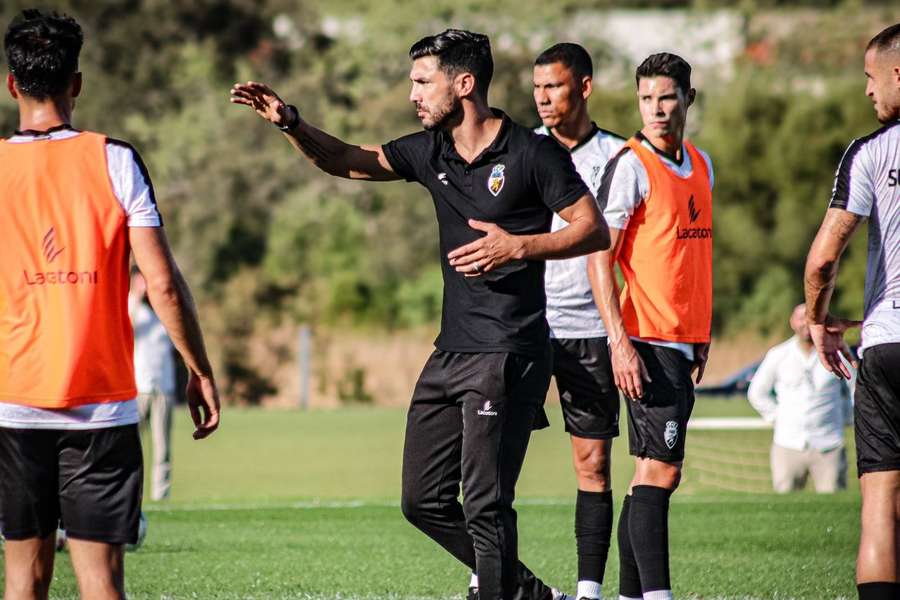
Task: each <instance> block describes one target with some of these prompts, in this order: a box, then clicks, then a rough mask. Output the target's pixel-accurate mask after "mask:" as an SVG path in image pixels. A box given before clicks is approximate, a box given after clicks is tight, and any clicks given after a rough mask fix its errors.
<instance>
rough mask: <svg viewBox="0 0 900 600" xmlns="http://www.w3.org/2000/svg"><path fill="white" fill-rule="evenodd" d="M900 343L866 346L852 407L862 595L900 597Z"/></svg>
mask: <svg viewBox="0 0 900 600" xmlns="http://www.w3.org/2000/svg"><path fill="white" fill-rule="evenodd" d="M898 364H900V344H883V345H878V346H873V347H871V348H867V349H866V350H865V352H864V353H863V357H862V361H861V364H860V367H859V371H858V372H857V379H856V394H855V402H854V406H853V411H854V419H853V421H854V430H855V431H854V435H855V438H856V459H857V469H858V471H859V475H860V480H859V481H860V491H861V492H862V529H861V531H860V539H859V554H858V556H857V561H856V582H857V587H858V590H859V597H860V600H881V599H882V598H897V597H900V584H898V581H900V577H898V570H900V560H898V553H900V545H898V542H897V537H898V520H900V372H898V370H897V365H898Z"/></svg>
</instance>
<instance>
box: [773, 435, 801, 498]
mask: <svg viewBox="0 0 900 600" xmlns="http://www.w3.org/2000/svg"><path fill="white" fill-rule="evenodd" d="M807 462H808V461H807V458H806V456H805V453H804V452H802V451H800V450H794V449H792V448H784V447H783V446H779V445H777V444H772V452H771V466H772V487H773V488H774V490H775V492H777V493H779V494H786V493H788V492H794V491H798V490H802V489H803V488H804V487H805V486H806V475H807V473H808V467H809V465H808V464H807Z"/></svg>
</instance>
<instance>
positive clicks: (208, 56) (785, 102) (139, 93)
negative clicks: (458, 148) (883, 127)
mask: <svg viewBox="0 0 900 600" xmlns="http://www.w3.org/2000/svg"><path fill="white" fill-rule="evenodd" d="M28 4H30V3H28ZM614 4H615V3H612V2H608V1H605V0H598V1H596V2H589V3H587V4H585V3H584V2H575V1H573V0H563V1H562V2H558V3H537V2H527V3H525V4H524V5H523V4H522V3H521V2H513V1H511V0H500V1H499V3H498V2H492V3H487V2H484V1H483V0H464V1H462V2H460V1H459V0H452V1H451V0H440V1H439V2H436V3H432V5H429V8H428V9H427V12H424V13H423V12H421V11H420V10H419V9H411V8H410V7H411V6H412V5H410V4H408V3H405V2H401V1H400V0H388V1H385V2H375V3H372V2H361V1H359V0H339V1H337V2H334V3H331V4H329V5H327V6H324V5H321V4H319V3H312V2H307V1H305V0H198V1H197V2H190V3H171V2H162V1H159V0H106V1H104V2H83V1H79V0H62V1H61V2H58V3H57V8H58V9H59V10H62V11H66V12H70V13H72V14H73V15H74V16H76V18H78V19H79V21H80V22H81V23H82V25H83V27H84V29H85V35H86V42H85V48H84V52H83V56H82V69H83V72H84V77H85V88H84V93H83V95H82V96H81V97H80V98H79V99H78V109H77V111H76V114H75V119H76V125H77V126H80V127H83V128H85V129H95V130H99V131H103V132H106V133H108V134H110V135H113V136H115V137H121V138H124V139H126V140H128V141H130V142H131V143H133V144H134V145H135V146H136V147H137V148H138V150H139V151H140V153H141V154H142V156H143V157H144V159H145V161H146V163H147V164H148V167H149V169H150V172H151V173H152V175H153V178H154V183H155V185H156V190H157V197H158V199H159V204H160V208H161V211H162V213H163V216H164V220H165V224H166V230H167V232H168V235H169V238H170V240H171V242H172V244H173V248H174V250H175V254H176V257H177V260H178V262H179V265H180V267H181V268H182V270H183V271H184V272H185V274H186V276H187V278H188V280H189V282H190V283H191V285H192V288H193V292H194V295H195V297H196V299H197V302H198V305H199V307H200V313H201V320H202V322H203V325H204V329H205V331H206V335H207V339H208V342H209V346H210V349H211V352H212V354H213V358H214V360H215V364H216V370H217V373H218V374H219V378H220V380H221V381H222V383H223V385H224V387H225V390H226V395H225V396H226V398H229V399H237V400H241V401H255V400H258V399H259V398H260V397H261V396H262V395H264V394H266V393H268V392H271V391H273V390H274V388H273V384H272V382H271V381H270V380H269V378H270V376H271V373H270V372H269V371H267V370H266V368H265V367H260V366H259V365H258V364H257V362H255V360H256V359H255V357H254V356H253V353H252V351H250V350H249V348H251V347H252V346H253V343H252V342H253V341H254V340H258V339H260V338H264V337H265V336H266V335H267V334H268V333H269V332H270V331H271V330H272V329H273V328H275V327H278V326H280V325H281V324H282V323H283V322H285V321H289V322H296V321H305V322H311V323H315V324H326V325H328V324H331V325H333V326H362V327H373V326H374V327H387V328H402V327H418V326H421V325H423V324H433V323H435V322H436V321H437V319H438V317H439V314H440V306H441V299H442V286H441V280H440V277H441V275H440V267H439V262H438V251H437V231H436V225H435V222H434V214H433V210H434V209H433V207H432V205H431V200H430V199H429V198H428V194H427V192H426V191H425V190H423V189H422V188H421V187H420V186H416V185H406V184H403V183H396V184H382V185H368V184H365V183H359V182H346V181H339V180H335V179H333V178H329V177H327V176H325V175H322V174H321V173H319V172H317V171H316V170H315V169H314V168H312V167H310V166H309V165H308V164H307V163H306V161H304V160H303V159H302V158H301V157H300V156H298V155H297V153H296V152H294V151H293V150H292V149H291V148H290V146H289V145H288V144H287V143H286V141H285V140H284V139H283V138H282V136H280V135H279V134H278V133H277V132H275V131H274V130H273V129H272V127H271V126H268V125H267V124H265V123H264V122H262V121H261V120H260V119H258V118H257V117H256V116H254V115H253V113H252V112H251V111H249V110H247V109H246V108H244V107H234V106H230V105H229V103H228V100H227V98H228V89H229V87H230V85H231V84H232V83H233V82H234V81H235V80H242V81H244V80H249V79H253V80H260V81H266V82H268V83H271V84H272V85H273V87H274V88H275V89H276V90H278V91H279V92H280V93H281V94H282V95H283V96H284V97H285V98H286V99H288V100H289V101H291V102H294V103H295V104H297V105H298V106H299V107H300V110H301V111H302V112H303V114H304V116H305V117H306V118H307V119H309V120H310V121H311V122H312V123H315V124H317V125H320V126H321V127H323V128H324V129H326V130H327V131H329V132H331V133H333V134H334V135H337V136H339V137H341V138H343V139H346V140H348V141H350V142H356V143H361V142H362V143H373V142H374V143H379V142H383V141H386V140H389V139H392V138H394V137H399V136H400V135H403V134H405V133H409V132H412V131H416V130H418V129H419V128H420V125H419V123H418V121H417V120H416V119H415V116H414V113H413V110H412V108H411V106H410V104H409V102H408V98H407V95H408V81H407V75H408V69H409V63H408V60H407V59H406V52H407V50H408V48H409V46H410V44H411V43H412V42H413V41H415V40H416V39H418V37H420V36H422V35H425V34H428V33H433V32H434V31H438V30H441V29H443V28H445V27H447V26H462V27H470V28H473V29H476V30H480V31H484V32H486V33H488V34H489V35H491V36H492V39H493V41H494V53H495V58H496V65H497V67H496V72H495V78H494V82H493V85H492V88H491V100H492V102H493V103H494V104H495V105H497V106H500V107H501V108H503V109H505V110H506V111H507V112H508V113H509V114H510V115H511V116H513V117H514V118H516V119H518V120H519V121H521V122H523V123H526V124H529V125H531V124H535V123H536V122H537V118H536V116H535V113H534V110H533V107H532V99H531V94H530V90H531V61H532V60H533V55H534V53H535V52H536V51H538V50H539V49H542V48H543V47H546V46H547V45H549V44H550V43H552V42H554V41H557V37H558V36H561V35H563V33H564V31H563V28H564V24H565V22H567V21H566V19H572V18H577V12H578V11H580V10H585V11H598V10H603V9H606V8H609V7H611V6H613V5H614ZM649 4H652V3H643V2H642V3H640V5H641V6H644V5H649ZM688 4H692V3H690V2H668V3H664V5H665V6H668V7H673V6H684V5H688ZM693 4H696V5H697V6H698V7H700V8H704V9H705V8H717V7H720V6H722V5H723V3H720V2H718V1H713V2H694V3H693ZM724 4H727V3H724ZM782 4H785V3H781V2H775V1H774V0H767V1H762V0H761V1H759V2H748V3H746V2H745V5H746V6H744V7H743V8H742V10H745V11H746V13H747V14H753V12H754V11H756V10H758V9H759V7H768V6H776V5H778V6H780V5H782ZM824 4H825V5H829V4H832V3H829V2H825V3H824ZM25 5H26V3H24V2H19V1H14V2H7V3H4V4H3V5H2V6H0V16H2V17H3V18H4V20H5V21H8V20H9V19H10V18H11V17H12V15H13V14H15V13H16V12H17V11H18V10H20V9H21V8H22V7H24V6H25ZM657 5H658V4H657ZM847 6H850V5H847ZM873 10H874V9H873ZM859 12H861V11H859ZM881 12H882V13H884V14H888V9H882V10H881ZM876 13H877V11H875V12H872V13H871V14H873V15H875V14H876ZM868 14H869V13H867V15H868ZM877 14H879V15H880V14H881V13H877ZM876 16H877V15H876ZM879 18H880V17H879ZM844 21H846V23H848V27H847V28H845V29H842V28H840V27H837V28H834V27H833V28H831V29H830V30H829V31H832V32H835V31H836V32H837V33H835V35H834V36H831V34H830V33H829V35H828V36H825V35H824V34H823V31H824V30H823V27H825V26H827V25H828V24H829V23H834V22H842V23H843V22H844ZM871 28H872V27H871V24H870V23H869V21H867V20H866V19H864V18H863V17H861V16H859V15H856V13H854V11H853V10H852V7H851V8H847V7H846V6H845V7H842V8H840V9H837V10H833V11H831V12H827V13H826V14H824V15H823V16H822V17H821V20H820V21H817V22H816V23H815V24H814V26H810V27H809V28H808V30H807V31H804V32H803V33H802V35H799V36H798V37H797V39H795V40H788V41H785V42H784V43H783V44H782V46H781V48H782V54H780V55H778V56H777V60H776V61H775V62H774V63H773V65H772V66H770V67H760V66H754V65H751V64H746V65H744V66H743V67H741V68H740V70H739V72H738V74H737V75H736V76H735V77H732V78H729V79H715V78H713V79H707V80H704V81H703V82H702V85H701V89H700V96H699V101H698V105H697V106H696V107H695V108H694V109H692V112H691V115H690V125H691V130H692V132H696V135H694V137H695V138H696V139H697V141H698V143H699V145H700V146H701V147H703V148H704V149H706V150H707V151H709V153H710V154H711V156H712V158H713V162H714V164H715V170H716V190H715V202H716V217H715V219H716V225H715V227H716V234H715V239H716V248H715V252H716V254H715V282H716V283H715V302H716V304H715V324H714V327H715V332H716V333H726V334H727V333H730V332H733V331H737V330H740V329H746V328H751V329H758V330H764V331H774V330H778V329H780V328H784V322H785V317H786V314H787V310H788V309H789V308H790V306H791V304H792V303H794V302H796V301H799V299H800V298H801V292H802V291H801V279H802V278H801V274H802V269H803V261H804V257H805V252H806V249H807V248H808V246H809V242H810V240H811V239H812V236H813V235H814V233H815V231H816V228H817V226H818V223H819V222H820V220H821V217H822V214H823V212H824V209H825V205H826V201H827V198H828V196H829V191H830V187H831V183H832V174H833V172H834V169H835V167H836V165H837V162H838V160H839V158H840V156H841V153H842V152H843V149H844V148H845V147H846V145H847V144H848V143H849V142H850V140H851V139H852V138H853V137H857V136H860V135H863V134H865V133H867V132H868V131H870V130H872V129H873V128H874V127H875V125H874V120H873V119H872V115H871V107H870V106H869V104H868V102H867V101H866V100H865V98H864V97H863V95H862V88H863V80H862V77H861V75H860V74H858V73H857V71H858V65H857V64H853V65H850V60H849V58H848V57H852V56H856V57H857V58H858V54H859V52H858V47H859V45H860V43H862V42H860V41H859V39H861V38H864V37H865V36H867V35H870V33H869V31H868V29H871ZM749 29H750V30H751V33H750V35H751V39H750V41H751V42H752V41H754V39H755V38H754V37H753V36H756V35H757V33H755V30H754V28H753V27H750V28H749ZM820 34H821V35H820ZM810 36H812V37H811V38H810ZM807 38H810V39H807ZM863 41H864V40H863ZM833 45H838V46H839V47H840V50H841V57H842V58H840V59H838V58H836V57H831V58H828V56H830V55H828V50H829V49H830V48H831V47H832V46H833ZM590 50H591V52H592V54H593V55H594V59H595V64H596V66H597V69H598V71H600V72H606V71H607V70H608V69H611V68H612V67H613V65H614V64H618V63H616V61H617V60H621V59H620V58H616V57H615V56H614V50H615V49H613V48H610V47H607V46H606V45H604V44H603V43H601V42H597V43H595V44H592V45H591V47H590ZM810 52H811V53H812V54H810ZM810 56H812V57H813V59H810ZM819 56H825V57H826V58H828V60H827V61H826V62H825V63H823V64H824V65H825V66H824V67H822V69H821V70H820V71H817V70H816V69H817V68H818V63H817V62H816V61H815V60H814V59H815V58H816V57H819ZM794 63H796V64H799V65H802V68H800V69H798V68H797V67H796V64H794ZM851 67H852V75H850V76H849V77H850V79H847V75H846V73H845V71H844V70H846V69H849V68H851ZM842 69H844V70H842ZM591 113H592V116H593V117H594V119H595V120H596V121H597V123H598V124H599V125H600V126H601V127H604V128H606V129H611V130H613V131H617V132H619V133H621V134H624V135H629V134H631V133H633V132H634V131H635V130H637V129H638V128H639V126H640V120H639V118H638V113H637V110H636V106H635V96H634V90H633V82H632V81H631V80H630V78H626V80H625V81H623V82H622V83H621V85H620V86H618V87H616V86H612V87H608V88H607V87H604V86H600V85H599V84H598V86H597V89H596V90H595V94H594V95H593V96H592V98H591ZM0 125H2V126H3V127H4V129H5V130H6V131H11V130H12V129H14V127H15V125H16V110H15V106H14V104H13V103H12V102H11V101H7V102H6V103H4V104H3V105H2V108H0ZM862 237H863V236H862V234H858V236H857V239H856V240H855V241H854V243H853V244H852V246H851V248H850V250H849V252H848V255H847V257H846V258H845V261H844V264H843V267H842V276H841V279H840V281H839V287H838V293H837V296H836V299H835V302H836V307H837V308H839V309H841V310H843V311H845V312H846V313H847V314H849V315H856V316H858V315H859V314H860V310H861V302H862V299H861V297H862V294H861V288H862V273H863V272H864V256H865V240H864V239H862Z"/></svg>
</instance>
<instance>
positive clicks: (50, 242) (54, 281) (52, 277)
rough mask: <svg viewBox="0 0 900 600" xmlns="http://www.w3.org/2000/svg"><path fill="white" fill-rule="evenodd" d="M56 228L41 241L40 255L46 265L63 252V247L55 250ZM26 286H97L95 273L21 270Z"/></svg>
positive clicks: (49, 231)
mask: <svg viewBox="0 0 900 600" xmlns="http://www.w3.org/2000/svg"><path fill="white" fill-rule="evenodd" d="M57 244H59V242H58V241H57V239H56V228H55V227H51V228H50V229H48V230H47V233H45V234H44V237H43V239H42V240H41V254H42V255H43V256H44V260H46V261H47V263H52V262H53V261H55V260H56V259H57V257H58V256H59V255H60V254H62V252H63V250H65V249H66V248H65V246H63V247H62V248H57ZM22 275H24V276H25V284H26V285H65V284H73V285H74V284H88V285H96V284H97V271H63V270H62V269H60V270H57V271H34V272H31V273H29V272H28V271H26V270H24V269H23V270H22Z"/></svg>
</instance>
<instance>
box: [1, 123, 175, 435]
mask: <svg viewBox="0 0 900 600" xmlns="http://www.w3.org/2000/svg"><path fill="white" fill-rule="evenodd" d="M77 135H80V132H79V131H77V130H75V129H71V128H66V127H60V128H54V129H52V130H48V131H45V132H33V131H23V132H16V134H15V135H14V136H12V137H11V138H9V139H8V140H7V142H9V143H15V144H27V143H30V142H32V141H35V140H46V139H49V140H65V139H69V138H70V137H73V136H77ZM106 163H107V171H108V173H109V178H110V182H111V183H112V188H113V191H114V192H115V196H116V198H117V199H118V201H119V204H120V205H121V206H122V210H123V211H124V212H125V214H126V217H127V221H126V223H127V226H128V227H161V226H162V217H161V216H160V213H159V210H158V209H157V205H156V197H155V195H154V191H153V184H152V182H151V180H150V176H149V174H148V172H147V168H146V167H145V166H144V162H143V161H142V160H141V157H140V155H139V154H138V153H137V151H136V150H135V149H134V148H133V147H132V146H131V145H129V144H127V143H126V142H122V141H119V140H115V139H112V138H107V144H106ZM138 419H139V417H138V410H137V401H136V400H129V401H126V402H107V403H102V402H101V403H97V404H84V405H82V406H78V407H76V408H72V409H66V410H51V409H43V408H36V407H31V406H24V405H20V404H8V403H2V402H0V427H10V428H16V429H97V428H103V427H115V426H120V425H130V424H133V423H137V422H138Z"/></svg>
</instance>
